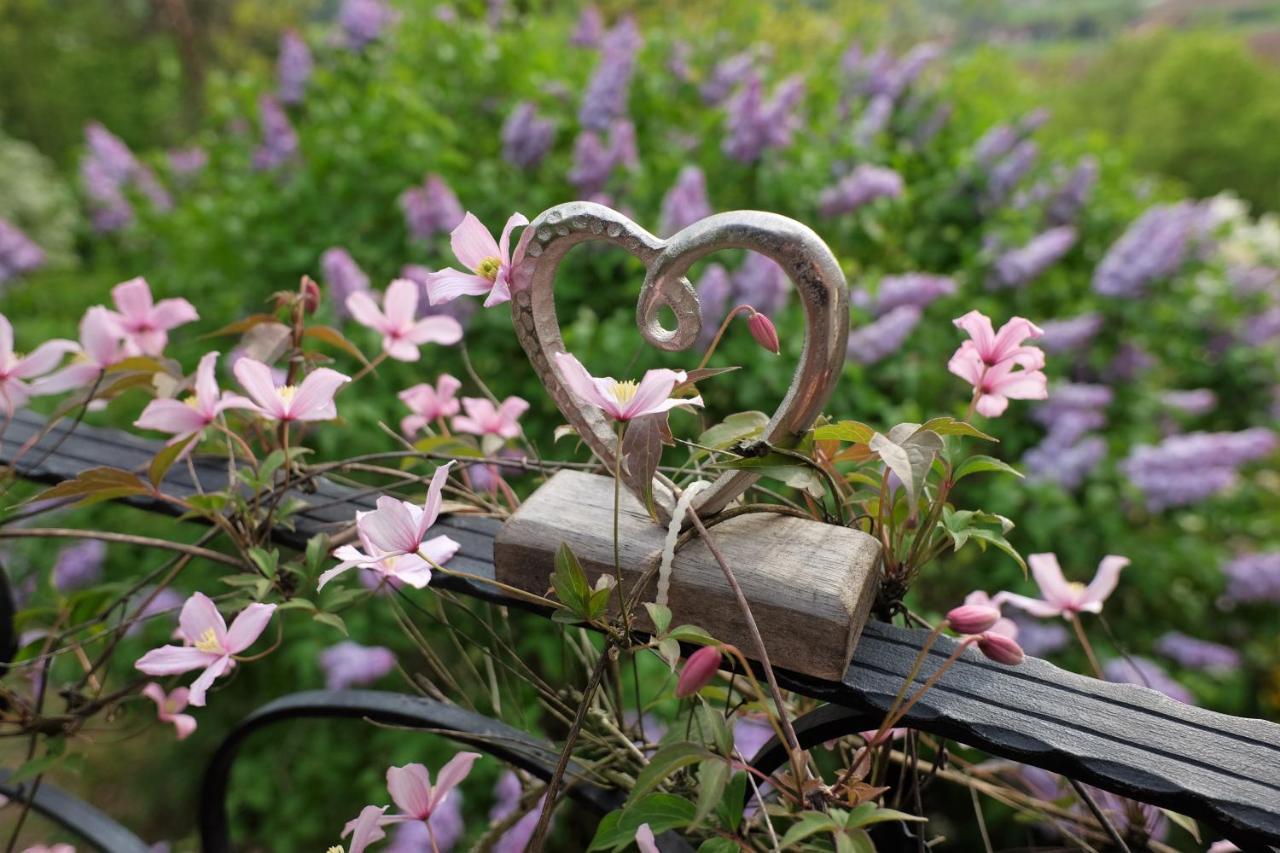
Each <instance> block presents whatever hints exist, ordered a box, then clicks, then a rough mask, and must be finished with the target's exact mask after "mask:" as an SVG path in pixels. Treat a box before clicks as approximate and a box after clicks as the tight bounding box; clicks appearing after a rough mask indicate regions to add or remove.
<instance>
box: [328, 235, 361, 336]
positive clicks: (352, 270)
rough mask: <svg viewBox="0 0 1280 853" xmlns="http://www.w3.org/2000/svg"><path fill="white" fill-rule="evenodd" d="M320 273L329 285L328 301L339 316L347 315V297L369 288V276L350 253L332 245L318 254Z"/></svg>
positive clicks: (344, 316)
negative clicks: (321, 253)
mask: <svg viewBox="0 0 1280 853" xmlns="http://www.w3.org/2000/svg"><path fill="white" fill-rule="evenodd" d="M320 274H321V276H322V277H323V278H324V281H325V284H327V285H328V286H329V303H330V304H331V305H333V310H334V313H335V314H337V315H338V317H339V318H341V319H345V318H346V317H347V297H348V296H350V295H351V294H353V293H361V292H364V291H366V290H368V289H369V276H367V275H365V272H364V270H362V269H360V267H359V265H358V264H357V263H356V262H355V259H354V258H352V257H351V253H350V252H348V251H347V250H346V249H343V248H340V247H338V246H334V247H333V248H331V249H325V252H324V254H323V255H321V256H320Z"/></svg>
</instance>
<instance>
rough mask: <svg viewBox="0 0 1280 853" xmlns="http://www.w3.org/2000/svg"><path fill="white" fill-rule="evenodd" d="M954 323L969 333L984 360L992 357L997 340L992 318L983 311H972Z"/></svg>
mask: <svg viewBox="0 0 1280 853" xmlns="http://www.w3.org/2000/svg"><path fill="white" fill-rule="evenodd" d="M952 322H953V323H955V324H956V325H957V326H958V327H960V328H961V329H963V330H964V331H966V332H968V333H969V337H970V338H972V339H973V343H974V345H975V346H976V347H977V348H978V354H979V355H980V356H982V358H983V359H987V357H988V356H989V355H991V353H992V351H993V350H994V346H995V338H996V333H995V329H993V328H992V327H991V318H989V317H987V316H986V315H985V314H983V313H982V312H981V311H970V312H969V313H968V314H965V315H964V316H963V317H959V318H957V319H955V320H953V321H952Z"/></svg>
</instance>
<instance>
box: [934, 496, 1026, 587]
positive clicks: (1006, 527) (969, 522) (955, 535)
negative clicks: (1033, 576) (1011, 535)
mask: <svg viewBox="0 0 1280 853" xmlns="http://www.w3.org/2000/svg"><path fill="white" fill-rule="evenodd" d="M983 524H987V525H995V526H997V527H999V528H1000V529H999V530H993V529H991V528H990V527H982V526H981V525H983ZM941 526H942V528H943V530H945V531H946V532H947V535H948V536H950V537H951V545H952V548H953V549H954V550H956V551H959V550H960V549H961V548H963V547H964V546H965V545H966V544H967V543H968V542H969V540H970V539H973V540H976V541H977V542H978V546H979V547H980V548H982V550H984V551H985V550H986V547H987V545H994V546H995V547H996V548H999V549H1000V550H1001V551H1003V552H1005V553H1006V554H1008V555H1009V556H1010V557H1012V558H1013V559H1014V560H1015V561H1017V563H1018V565H1019V566H1021V567H1022V571H1023V573H1024V574H1025V573H1026V571H1027V564H1026V562H1025V561H1024V560H1023V559H1022V555H1021V554H1019V553H1018V551H1017V549H1016V548H1014V547H1013V546H1012V545H1010V544H1009V540H1007V539H1005V537H1004V535H1005V534H1006V533H1008V532H1009V531H1010V530H1012V529H1013V522H1012V521H1010V520H1009V519H1007V518H1005V517H1004V516H1002V515H996V514H995V513H990V512H979V511H973V510H955V511H953V510H951V509H948V508H943V510H942V521H941Z"/></svg>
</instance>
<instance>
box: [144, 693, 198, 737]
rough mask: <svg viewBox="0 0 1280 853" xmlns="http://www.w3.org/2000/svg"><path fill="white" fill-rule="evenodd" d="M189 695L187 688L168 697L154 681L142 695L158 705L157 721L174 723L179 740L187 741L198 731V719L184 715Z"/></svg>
mask: <svg viewBox="0 0 1280 853" xmlns="http://www.w3.org/2000/svg"><path fill="white" fill-rule="evenodd" d="M188 693H189V691H188V690H187V688H185V687H176V688H174V690H173V692H172V693H170V694H169V695H167V696H166V695H165V692H164V688H163V687H161V686H160V685H159V684H156V683H155V682H154V681H153V682H151V683H150V684H148V685H147V686H146V687H144V688H142V695H143V696H146V697H147V698H148V699H150V700H151V701H152V702H155V703H156V719H158V720H159V721H160V722H162V723H173V727H174V728H175V729H177V731H178V740H185V739H186V737H187V735H189V734H191V733H192V732H194V731H195V730H196V718H195V717H193V716H191V715H190V714H183V713H182V711H183V710H184V709H185V708H186V707H187V701H188Z"/></svg>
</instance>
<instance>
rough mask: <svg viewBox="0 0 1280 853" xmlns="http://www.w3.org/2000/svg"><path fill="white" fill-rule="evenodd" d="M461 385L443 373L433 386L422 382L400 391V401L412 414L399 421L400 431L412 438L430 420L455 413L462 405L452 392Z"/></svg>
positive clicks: (455, 391) (454, 392)
mask: <svg viewBox="0 0 1280 853" xmlns="http://www.w3.org/2000/svg"><path fill="white" fill-rule="evenodd" d="M461 387H462V383H461V382H460V381H458V380H457V379H455V378H454V377H452V376H450V375H449V374H447V373H443V374H441V375H440V378H438V379H437V380H436V384H435V387H432V386H431V385H428V384H427V383H426V382H423V383H420V384H418V385H414V386H413V387H412V388H406V389H405V390H403V391H401V392H400V394H399V397H400V402H402V403H404V404H405V405H406V406H408V407H409V411H410V412H412V413H413V414H411V415H407V416H405V417H404V418H403V419H402V420H401V421H400V431H401V432H403V433H404V434H405V435H406V436H408V437H410V438H412V437H413V436H414V435H416V434H417V433H418V432H419V431H420V430H421V429H422V428H423V427H425V426H426V425H427V424H429V423H431V422H432V421H435V420H439V419H440V418H448V417H452V416H453V415H456V414H457V413H458V411H459V410H460V409H461V408H462V405H461V404H460V403H459V402H458V398H457V397H455V396H454V394H456V393H457V392H458V389H459V388H461Z"/></svg>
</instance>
